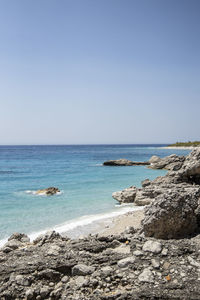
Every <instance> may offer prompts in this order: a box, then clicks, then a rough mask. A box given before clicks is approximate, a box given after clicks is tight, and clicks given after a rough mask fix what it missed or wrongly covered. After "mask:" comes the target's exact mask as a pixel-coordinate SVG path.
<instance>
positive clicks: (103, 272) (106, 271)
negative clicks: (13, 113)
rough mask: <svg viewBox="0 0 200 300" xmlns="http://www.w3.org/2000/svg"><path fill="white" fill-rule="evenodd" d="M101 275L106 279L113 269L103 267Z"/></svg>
mask: <svg viewBox="0 0 200 300" xmlns="http://www.w3.org/2000/svg"><path fill="white" fill-rule="evenodd" d="M101 273H102V274H103V276H105V277H107V276H109V275H111V274H112V273H113V269H112V268H111V267H109V266H107V267H103V268H102V269H101Z"/></svg>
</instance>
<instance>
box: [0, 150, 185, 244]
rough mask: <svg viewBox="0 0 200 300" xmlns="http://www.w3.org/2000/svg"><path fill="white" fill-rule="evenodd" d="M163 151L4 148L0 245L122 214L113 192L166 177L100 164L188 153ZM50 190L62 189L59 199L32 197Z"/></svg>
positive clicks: (0, 172)
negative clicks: (11, 239)
mask: <svg viewBox="0 0 200 300" xmlns="http://www.w3.org/2000/svg"><path fill="white" fill-rule="evenodd" d="M161 146H162V145H80V146H79V145H76V146H0V239H1V240H2V239H5V238H7V237H8V236H9V235H11V234H12V233H13V232H16V231H18V232H24V233H27V234H32V236H36V235H37V234H38V233H39V232H41V231H43V230H48V229H49V228H51V229H53V228H55V227H56V228H58V230H60V231H67V230H68V229H69V230H74V228H75V227H78V226H79V227H80V226H81V224H92V222H94V221H95V218H96V219H99V216H101V217H100V218H103V217H102V216H103V215H104V214H106V215H105V217H108V216H109V214H111V215H112V214H115V213H116V214H118V213H123V211H121V212H119V210H123V209H124V208H120V207H117V206H116V204H117V202H116V201H115V200H114V199H112V196H111V195H112V192H114V191H117V190H120V189H123V188H126V187H129V186H131V185H136V186H140V182H141V181H142V180H144V179H145V178H149V179H153V178H155V177H157V176H159V175H164V174H165V171H163V170H151V169H148V168H146V167H145V166H133V167H108V166H107V167H106V166H102V163H103V162H104V161H105V160H109V159H119V158H127V159H130V160H135V161H145V160H148V159H149V158H150V157H151V156H152V155H159V156H161V157H163V156H166V155H170V154H172V153H176V154H183V155H185V154H187V153H188V152H189V150H179V149H162V148H160V147H161ZM49 186H55V187H58V188H59V189H60V190H61V193H60V194H59V195H55V196H51V197H47V196H39V195H34V194H32V193H29V192H28V191H35V190H37V189H42V188H46V187H49ZM130 209H133V208H132V207H130ZM126 210H128V208H126ZM91 220H92V222H91ZM70 226H71V227H70ZM91 226H92V225H91ZM59 228H60V229H59ZM61 228H62V230H61ZM72 228H73V229H72Z"/></svg>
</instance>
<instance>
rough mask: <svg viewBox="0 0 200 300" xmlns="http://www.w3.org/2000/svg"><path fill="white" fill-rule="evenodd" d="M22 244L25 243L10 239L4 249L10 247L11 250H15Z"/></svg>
mask: <svg viewBox="0 0 200 300" xmlns="http://www.w3.org/2000/svg"><path fill="white" fill-rule="evenodd" d="M22 245H23V244H22V242H20V241H18V240H10V241H8V242H7V243H6V244H5V245H4V249H5V248H9V249H11V250H15V249H17V248H19V247H21V246H22Z"/></svg>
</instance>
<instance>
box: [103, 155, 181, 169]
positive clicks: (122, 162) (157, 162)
mask: <svg viewBox="0 0 200 300" xmlns="http://www.w3.org/2000/svg"><path fill="white" fill-rule="evenodd" d="M184 160H185V157H184V156H178V155H176V154H172V155H169V156H166V157H164V158H160V157H159V156H156V155H153V156H152V157H151V158H150V159H149V160H148V161H144V162H139V161H131V160H128V159H117V160H108V161H105V162H104V163H103V165H104V166H148V167H149V168H151V169H166V170H170V171H177V170H179V169H180V168H181V167H182V165H183V163H184Z"/></svg>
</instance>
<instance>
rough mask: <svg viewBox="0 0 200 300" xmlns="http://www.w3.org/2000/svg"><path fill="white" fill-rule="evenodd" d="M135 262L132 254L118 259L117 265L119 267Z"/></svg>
mask: <svg viewBox="0 0 200 300" xmlns="http://www.w3.org/2000/svg"><path fill="white" fill-rule="evenodd" d="M134 262H135V257H134V256H129V257H126V258H123V259H121V260H119V261H118V263H117V265H118V267H119V268H126V267H128V266H129V265H131V264H133V263H134Z"/></svg>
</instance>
